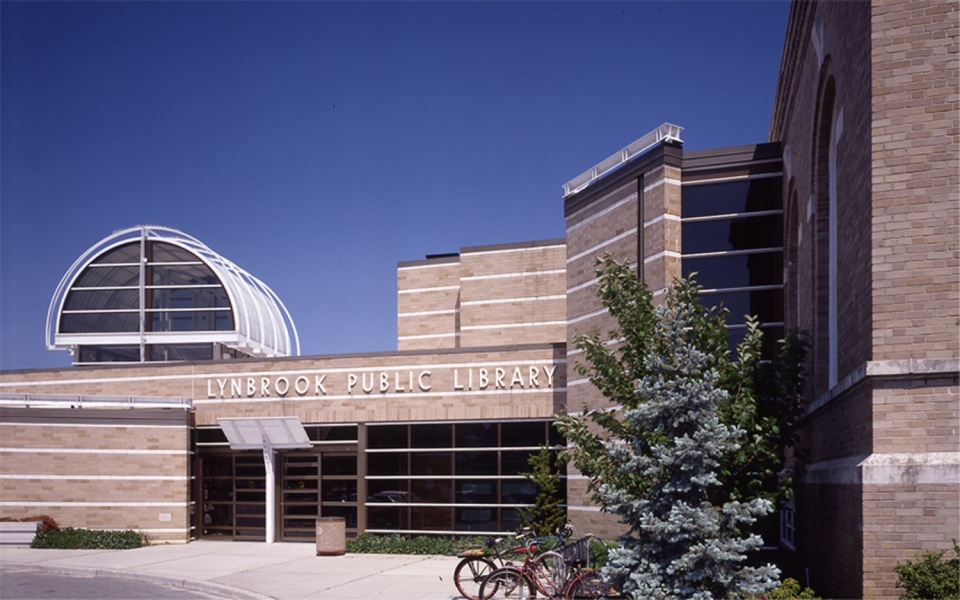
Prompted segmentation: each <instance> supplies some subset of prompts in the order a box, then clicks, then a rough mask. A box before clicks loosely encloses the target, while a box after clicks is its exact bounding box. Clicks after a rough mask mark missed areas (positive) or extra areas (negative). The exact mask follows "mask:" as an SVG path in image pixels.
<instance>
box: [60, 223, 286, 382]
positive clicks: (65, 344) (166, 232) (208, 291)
mask: <svg viewBox="0 0 960 600" xmlns="http://www.w3.org/2000/svg"><path fill="white" fill-rule="evenodd" d="M46 333H47V336H46V337H47V348H49V349H51V350H53V349H68V350H71V351H72V352H73V353H74V362H75V363H97V362H145V361H168V360H201V359H214V358H230V357H245V356H254V357H274V356H290V355H294V354H296V355H299V354H300V340H299V338H298V336H297V330H296V327H295V325H294V323H293V319H292V318H291V316H290V313H289V312H288V311H287V309H286V307H285V306H284V305H283V303H282V302H281V301H280V298H278V297H277V295H276V294H275V293H274V292H273V290H271V289H270V288H269V287H268V286H267V285H266V284H265V283H263V282H262V281H260V280H259V279H257V278H256V277H254V276H253V275H251V274H250V273H247V272H246V271H244V270H243V269H241V268H240V267H238V266H237V265H236V264H234V263H232V262H231V261H230V260H228V259H226V258H224V257H223V256H221V255H219V254H217V253H216V252H214V251H213V250H211V249H210V248H209V247H207V246H206V245H205V244H204V243H203V242H201V241H200V240H198V239H196V238H194V237H192V236H189V235H187V234H185V233H183V232H182V231H178V230H176V229H170V228H168V227H160V226H155V225H142V226H137V227H131V228H129V229H124V230H121V231H117V232H115V233H113V234H112V235H110V236H108V237H106V238H104V239H102V240H100V241H99V242H98V243H96V244H95V245H93V246H92V247H91V248H90V249H88V250H87V251H86V252H84V253H83V254H82V255H81V256H80V258H78V259H77V260H76V261H75V262H74V263H73V265H72V266H71V267H70V269H69V270H68V271H67V272H66V274H65V275H64V276H63V279H61V280H60V285H58V286H57V290H56V292H55V293H54V295H53V298H52V299H51V301H50V307H49V309H48V310H47V332H46Z"/></svg>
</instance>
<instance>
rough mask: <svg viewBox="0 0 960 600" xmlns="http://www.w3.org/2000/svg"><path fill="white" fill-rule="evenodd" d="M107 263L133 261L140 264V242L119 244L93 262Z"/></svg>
mask: <svg viewBox="0 0 960 600" xmlns="http://www.w3.org/2000/svg"><path fill="white" fill-rule="evenodd" d="M105 263H133V264H134V265H139V264H140V242H139V241H136V242H130V243H127V244H124V245H122V246H117V247H116V248H114V249H113V250H109V251H107V252H104V253H103V254H101V255H100V256H98V257H97V258H96V260H94V261H93V264H105Z"/></svg>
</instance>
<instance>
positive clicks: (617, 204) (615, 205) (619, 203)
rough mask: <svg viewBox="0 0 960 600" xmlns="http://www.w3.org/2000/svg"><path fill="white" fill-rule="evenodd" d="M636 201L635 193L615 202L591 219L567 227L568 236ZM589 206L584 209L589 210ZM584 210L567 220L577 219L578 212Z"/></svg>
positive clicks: (590, 217) (591, 216)
mask: <svg viewBox="0 0 960 600" xmlns="http://www.w3.org/2000/svg"><path fill="white" fill-rule="evenodd" d="M636 199H637V194H636V193H633V194H630V195H629V196H627V197H626V198H624V199H622V200H618V201H617V202H614V203H613V204H611V205H610V206H608V207H606V208H605V209H603V210H601V211H600V212H598V213H596V214H594V215H590V216H589V217H587V218H585V219H584V220H582V221H580V222H579V223H575V224H573V225H571V226H570V227H567V234H569V233H570V232H571V231H576V230H577V229H579V228H581V227H583V226H584V225H586V224H587V223H592V222H593V221H595V220H597V219H599V218H600V217H602V216H603V215H605V214H608V213H610V212H613V211H615V210H617V209H618V208H620V207H621V206H623V205H624V204H626V203H628V202H630V201H631V200H636ZM587 206H589V205H587ZM587 206H585V207H584V208H587ZM582 210H583V208H581V209H580V210H578V211H576V212H574V213H573V214H571V215H570V216H569V217H567V219H568V220H569V219H575V218H576V216H577V212H580V211H582ZM568 237H569V235H568Z"/></svg>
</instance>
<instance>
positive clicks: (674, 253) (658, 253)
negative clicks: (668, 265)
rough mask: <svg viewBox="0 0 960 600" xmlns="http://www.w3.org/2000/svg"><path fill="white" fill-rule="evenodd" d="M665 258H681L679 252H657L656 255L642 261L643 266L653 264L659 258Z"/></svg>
mask: <svg viewBox="0 0 960 600" xmlns="http://www.w3.org/2000/svg"><path fill="white" fill-rule="evenodd" d="M666 256H671V257H673V258H682V256H681V255H680V253H679V252H673V251H671V250H663V251H662V252H657V253H656V254H654V255H652V256H648V257H646V258H645V259H643V264H647V263H649V262H653V261H655V260H657V259H659V258H664V257H666Z"/></svg>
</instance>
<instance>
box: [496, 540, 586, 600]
mask: <svg viewBox="0 0 960 600" xmlns="http://www.w3.org/2000/svg"><path fill="white" fill-rule="evenodd" d="M568 573H569V571H568V569H567V563H566V560H565V559H564V557H563V555H561V554H560V553H558V552H555V551H553V550H548V551H546V552H542V553H540V554H536V555H535V554H534V552H533V548H532V547H531V543H530V542H528V543H527V552H526V553H525V555H524V561H523V564H522V565H520V566H517V565H512V564H507V565H505V566H503V567H500V568H499V569H497V570H495V571H493V572H492V573H490V574H489V575H488V576H487V577H486V578H485V579H484V580H483V582H482V583H481V585H480V594H479V597H480V598H481V599H482V600H500V599H510V600H518V599H521V598H534V597H536V595H537V592H539V593H541V594H543V595H544V596H546V597H547V598H550V599H553V600H558V599H561V598H563V597H564V596H563V593H564V591H565V590H566V587H567V582H568V578H569V575H568Z"/></svg>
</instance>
